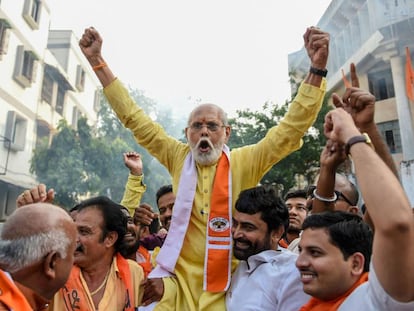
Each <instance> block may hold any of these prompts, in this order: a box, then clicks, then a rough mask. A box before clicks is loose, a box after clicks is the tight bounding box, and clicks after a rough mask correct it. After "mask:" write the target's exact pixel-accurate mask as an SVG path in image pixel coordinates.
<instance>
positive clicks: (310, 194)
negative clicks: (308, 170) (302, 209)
mask: <svg viewBox="0 0 414 311" xmlns="http://www.w3.org/2000/svg"><path fill="white" fill-rule="evenodd" d="M315 189H316V186H309V187H308V189H307V191H306V196H307V197H311V198H314V196H313V191H315ZM334 192H335V194H336V198H337V199H336V200H337V201H338V200H340V199H343V200H344V201H345V202H346V203H348V204H349V205H351V206H355V205H356V203H355V204H354V203H352V202H351V200H350V199H348V198H347V197H346V196H345V195H344V194H343V193H342V192H341V191H338V190H334Z"/></svg>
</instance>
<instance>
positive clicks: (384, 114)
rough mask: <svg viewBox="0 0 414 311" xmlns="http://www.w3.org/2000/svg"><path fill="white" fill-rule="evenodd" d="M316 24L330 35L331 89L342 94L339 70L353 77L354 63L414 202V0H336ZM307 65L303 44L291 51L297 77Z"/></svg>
mask: <svg viewBox="0 0 414 311" xmlns="http://www.w3.org/2000/svg"><path fill="white" fill-rule="evenodd" d="M317 25H318V27H320V28H321V29H323V30H325V31H328V32H329V33H330V35H331V44H330V52H329V61H328V66H327V69H328V76H327V79H328V93H332V92H336V93H338V94H343V92H344V90H345V87H344V83H343V80H342V73H341V70H342V69H343V70H344V72H345V74H346V75H347V76H348V78H349V67H350V64H351V63H355V65H356V67H357V72H358V75H359V78H360V85H361V87H362V88H364V89H366V90H369V91H370V92H371V93H372V94H374V95H375V97H376V111H375V122H376V124H377V126H378V128H379V130H380V131H381V134H382V136H383V138H384V140H385V142H386V143H387V145H388V147H389V149H390V151H391V153H392V156H393V158H394V161H395V163H396V164H397V167H398V168H399V170H400V177H401V180H402V182H403V184H404V187H405V189H406V192H407V193H408V195H409V197H410V200H411V203H412V204H413V206H414V174H413V173H411V170H412V167H414V130H413V118H414V113H413V110H414V106H413V105H414V102H411V101H410V100H409V99H408V97H407V92H406V82H405V73H406V68H405V66H406V60H407V58H406V48H407V47H408V49H409V51H411V53H410V55H409V57H411V60H413V62H414V1H407V0H333V1H332V2H331V3H330V5H329V7H328V8H327V10H326V11H325V13H324V14H323V16H322V17H321V19H320V20H319V22H318V24H317ZM309 66H310V64H309V60H308V57H307V55H306V51H305V50H304V49H302V50H300V51H297V52H295V53H292V54H290V55H289V70H290V71H292V72H295V74H296V75H297V77H303V75H304V74H305V73H306V72H307V71H308V70H309ZM410 167H411V169H410ZM413 172H414V171H413ZM379 191H380V190H379Z"/></svg>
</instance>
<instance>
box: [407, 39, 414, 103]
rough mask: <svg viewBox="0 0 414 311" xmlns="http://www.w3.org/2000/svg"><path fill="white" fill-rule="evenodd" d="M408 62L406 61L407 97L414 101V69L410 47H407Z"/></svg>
mask: <svg viewBox="0 0 414 311" xmlns="http://www.w3.org/2000/svg"><path fill="white" fill-rule="evenodd" d="M405 55H406V59H407V60H406V63H405V87H406V91H407V97H408V99H409V100H411V101H412V102H414V90H413V87H414V70H413V66H412V65H411V55H410V50H409V49H408V47H406V48H405Z"/></svg>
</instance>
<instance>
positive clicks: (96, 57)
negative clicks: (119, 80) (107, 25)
mask: <svg viewBox="0 0 414 311" xmlns="http://www.w3.org/2000/svg"><path fill="white" fill-rule="evenodd" d="M79 47H80V49H81V51H82V53H83V54H84V55H85V57H86V59H87V60H88V62H89V64H91V66H92V68H93V70H94V71H95V74H96V76H97V77H98V79H99V81H101V84H102V86H103V87H106V86H107V85H109V84H110V83H111V82H112V81H113V80H115V76H114V74H113V73H112V71H111V69H109V66H108V64H107V63H106V62H105V60H104V58H103V57H102V54H101V50H102V38H101V36H100V35H99V33H98V32H97V31H96V29H95V28H93V27H89V28H86V29H85V32H84V33H83V35H82V38H81V39H80V40H79Z"/></svg>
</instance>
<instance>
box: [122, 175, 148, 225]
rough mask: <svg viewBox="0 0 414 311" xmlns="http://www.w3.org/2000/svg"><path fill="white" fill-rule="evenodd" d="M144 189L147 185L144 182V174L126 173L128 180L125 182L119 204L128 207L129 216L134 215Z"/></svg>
mask: <svg viewBox="0 0 414 311" xmlns="http://www.w3.org/2000/svg"><path fill="white" fill-rule="evenodd" d="M146 189H147V187H146V186H145V184H144V174H142V175H140V176H136V175H132V174H129V175H128V181H127V183H126V184H125V191H124V196H123V197H122V201H121V205H122V206H125V207H126V208H127V209H128V211H129V214H130V215H131V217H134V212H135V209H136V208H137V207H138V206H139V203H140V202H141V198H142V196H143V195H144V193H145V190H146Z"/></svg>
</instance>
